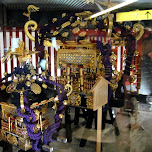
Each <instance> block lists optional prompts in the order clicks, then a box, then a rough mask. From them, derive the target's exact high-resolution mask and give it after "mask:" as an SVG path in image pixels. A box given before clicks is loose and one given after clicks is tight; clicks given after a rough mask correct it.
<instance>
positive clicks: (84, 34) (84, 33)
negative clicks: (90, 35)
mask: <svg viewBox="0 0 152 152" xmlns="http://www.w3.org/2000/svg"><path fill="white" fill-rule="evenodd" d="M86 34H87V32H86V31H83V32H81V33H80V34H79V36H80V37H84V36H86Z"/></svg>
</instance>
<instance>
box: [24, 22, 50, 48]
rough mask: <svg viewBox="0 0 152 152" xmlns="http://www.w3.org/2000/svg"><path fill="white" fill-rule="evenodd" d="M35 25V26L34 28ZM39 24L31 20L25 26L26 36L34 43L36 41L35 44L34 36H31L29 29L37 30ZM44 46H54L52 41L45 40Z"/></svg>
mask: <svg viewBox="0 0 152 152" xmlns="http://www.w3.org/2000/svg"><path fill="white" fill-rule="evenodd" d="M32 25H33V26H32ZM37 26H38V25H37V23H36V22H35V21H33V20H30V21H27V22H26V23H25V25H24V31H25V34H26V36H27V37H28V38H29V39H30V40H32V41H34V42H35V37H33V36H32V35H31V33H30V32H29V29H28V27H30V28H31V30H34V31H35V30H36V29H37ZM44 46H52V43H51V42H50V41H48V40H44Z"/></svg>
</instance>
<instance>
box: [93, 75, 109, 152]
mask: <svg viewBox="0 0 152 152" xmlns="http://www.w3.org/2000/svg"><path fill="white" fill-rule="evenodd" d="M108 84H109V82H108V81H107V80H106V79H104V78H103V77H99V78H98V80H97V81H96V83H95V84H94V86H93V87H92V89H91V92H93V110H94V111H95V110H97V145H96V152H101V128H102V127H101V126H102V123H101V122H102V106H103V105H105V104H107V102H108Z"/></svg>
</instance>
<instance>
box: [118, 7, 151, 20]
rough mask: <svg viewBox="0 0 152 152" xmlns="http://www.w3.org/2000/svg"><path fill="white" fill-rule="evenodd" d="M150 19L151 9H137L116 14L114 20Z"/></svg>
mask: <svg viewBox="0 0 152 152" xmlns="http://www.w3.org/2000/svg"><path fill="white" fill-rule="evenodd" d="M140 20H152V10H141V11H139V10H137V11H130V12H122V13H117V14H116V22H124V21H140Z"/></svg>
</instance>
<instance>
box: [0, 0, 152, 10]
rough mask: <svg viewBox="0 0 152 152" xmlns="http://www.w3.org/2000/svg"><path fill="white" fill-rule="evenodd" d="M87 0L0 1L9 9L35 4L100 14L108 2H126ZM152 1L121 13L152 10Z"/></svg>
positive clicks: (140, 0) (131, 7) (46, 7)
mask: <svg viewBox="0 0 152 152" xmlns="http://www.w3.org/2000/svg"><path fill="white" fill-rule="evenodd" d="M85 1H86V0H0V2H2V3H3V4H5V5H6V6H7V8H8V9H25V8H26V7H27V6H28V5H30V4H34V5H36V6H38V7H40V9H41V10H52V11H62V10H69V11H71V10H91V11H95V12H98V11H99V10H100V9H101V8H102V9H106V8H107V6H106V4H107V2H109V3H112V4H118V3H121V2H123V1H125V0H94V3H93V4H92V3H88V4H87V3H86V2H85ZM151 8H152V0H138V2H136V3H134V4H131V5H129V6H126V7H124V8H122V9H120V10H119V11H123V10H126V11H129V10H133V9H151Z"/></svg>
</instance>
